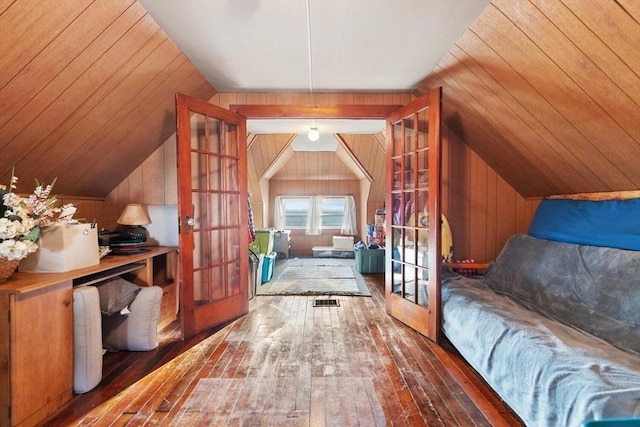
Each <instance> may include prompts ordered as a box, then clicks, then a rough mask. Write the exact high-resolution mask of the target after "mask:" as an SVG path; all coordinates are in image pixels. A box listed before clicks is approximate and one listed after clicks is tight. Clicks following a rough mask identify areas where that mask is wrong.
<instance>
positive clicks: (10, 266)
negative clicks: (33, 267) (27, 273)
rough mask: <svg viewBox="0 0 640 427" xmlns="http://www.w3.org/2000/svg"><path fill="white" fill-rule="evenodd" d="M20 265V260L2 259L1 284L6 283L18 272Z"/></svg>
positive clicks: (0, 263) (0, 267)
mask: <svg viewBox="0 0 640 427" xmlns="http://www.w3.org/2000/svg"><path fill="white" fill-rule="evenodd" d="M18 264H20V260H19V259H8V258H3V257H0V283H3V282H6V281H7V279H8V278H9V277H11V275H12V274H13V273H14V272H15V271H16V268H18Z"/></svg>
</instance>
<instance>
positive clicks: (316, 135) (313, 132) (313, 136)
mask: <svg viewBox="0 0 640 427" xmlns="http://www.w3.org/2000/svg"><path fill="white" fill-rule="evenodd" d="M306 4H307V49H308V51H309V93H310V94H311V96H313V74H312V70H313V61H312V58H311V12H310V9H309V0H307V1H306ZM307 137H308V138H309V141H311V142H316V141H317V140H318V139H320V132H319V131H318V127H317V126H316V123H315V120H314V121H313V122H312V124H311V129H309V133H308V134H307Z"/></svg>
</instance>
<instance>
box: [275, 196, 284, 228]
mask: <svg viewBox="0 0 640 427" xmlns="http://www.w3.org/2000/svg"><path fill="white" fill-rule="evenodd" d="M273 226H274V227H275V228H276V229H278V230H283V229H284V202H283V201H282V197H280V196H276V200H275V206H274V208H273Z"/></svg>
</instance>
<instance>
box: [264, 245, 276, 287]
mask: <svg viewBox="0 0 640 427" xmlns="http://www.w3.org/2000/svg"><path fill="white" fill-rule="evenodd" d="M276 255H277V254H276V253H275V252H271V253H270V254H269V255H265V256H264V260H263V261H262V283H267V282H268V281H269V280H271V277H272V276H273V266H274V264H275V263H276Z"/></svg>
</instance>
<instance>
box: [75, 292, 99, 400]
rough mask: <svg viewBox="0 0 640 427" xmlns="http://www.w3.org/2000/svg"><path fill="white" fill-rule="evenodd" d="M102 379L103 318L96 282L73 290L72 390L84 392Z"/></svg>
mask: <svg viewBox="0 0 640 427" xmlns="http://www.w3.org/2000/svg"><path fill="white" fill-rule="evenodd" d="M101 380H102V322H101V316H100V296H99V295H98V290H97V289H96V288H95V286H81V287H78V288H75V289H74V290H73V391H74V392H75V393H86V392H88V391H89V390H92V389H93V388H94V387H95V386H97V385H98V384H99V383H100V381H101Z"/></svg>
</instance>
